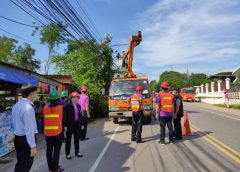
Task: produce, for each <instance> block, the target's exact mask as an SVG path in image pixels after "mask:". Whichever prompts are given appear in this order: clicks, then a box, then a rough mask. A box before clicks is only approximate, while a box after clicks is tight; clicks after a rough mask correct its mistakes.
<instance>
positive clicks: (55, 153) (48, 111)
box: [43, 90, 64, 172]
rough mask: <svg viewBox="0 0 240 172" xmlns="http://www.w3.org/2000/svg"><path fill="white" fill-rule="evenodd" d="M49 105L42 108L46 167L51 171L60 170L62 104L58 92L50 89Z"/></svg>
mask: <svg viewBox="0 0 240 172" xmlns="http://www.w3.org/2000/svg"><path fill="white" fill-rule="evenodd" d="M49 99H50V105H49V106H47V105H46V106H45V107H44V108H43V117H44V135H45V136H46V143H47V149H46V156H47V163H48V169H49V171H52V172H61V171H64V169H63V168H62V167H61V166H59V156H60V151H61V147H62V131H63V130H62V125H63V106H62V105H60V104H59V99H60V94H59V93H58V91H57V90H52V91H51V92H50V94H49Z"/></svg>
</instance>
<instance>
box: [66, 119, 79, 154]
mask: <svg viewBox="0 0 240 172" xmlns="http://www.w3.org/2000/svg"><path fill="white" fill-rule="evenodd" d="M72 135H73V137H74V147H75V154H77V153H79V135H80V126H79V124H78V122H75V125H74V126H72V127H71V128H70V129H69V128H67V132H66V145H65V148H66V149H65V150H66V155H70V149H71V140H72Z"/></svg>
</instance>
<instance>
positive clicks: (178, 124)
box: [173, 117, 182, 139]
mask: <svg viewBox="0 0 240 172" xmlns="http://www.w3.org/2000/svg"><path fill="white" fill-rule="evenodd" d="M173 123H174V134H175V137H176V139H182V125H181V117H177V118H176V119H174V120H173Z"/></svg>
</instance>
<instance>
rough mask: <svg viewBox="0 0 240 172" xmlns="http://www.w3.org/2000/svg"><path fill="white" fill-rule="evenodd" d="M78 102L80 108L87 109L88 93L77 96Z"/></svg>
mask: <svg viewBox="0 0 240 172" xmlns="http://www.w3.org/2000/svg"><path fill="white" fill-rule="evenodd" d="M78 104H79V105H80V106H81V109H82V110H87V106H88V105H89V97H88V95H86V94H84V93H82V94H80V96H79V99H78Z"/></svg>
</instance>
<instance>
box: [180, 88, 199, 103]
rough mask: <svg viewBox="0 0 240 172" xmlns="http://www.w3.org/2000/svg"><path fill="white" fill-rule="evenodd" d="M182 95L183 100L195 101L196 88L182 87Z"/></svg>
mask: <svg viewBox="0 0 240 172" xmlns="http://www.w3.org/2000/svg"><path fill="white" fill-rule="evenodd" d="M180 95H181V97H182V99H183V101H189V102H195V97H196V93H195V90H194V88H182V89H181V91H180Z"/></svg>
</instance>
